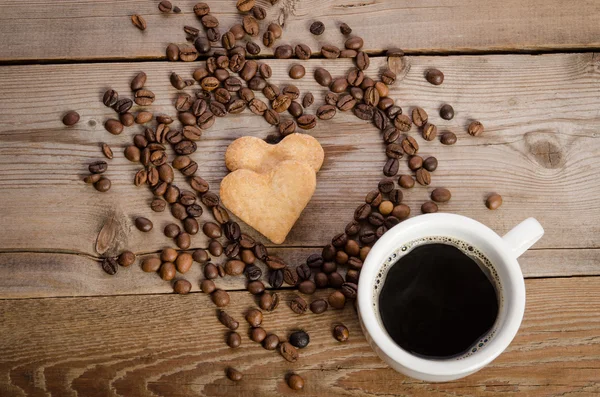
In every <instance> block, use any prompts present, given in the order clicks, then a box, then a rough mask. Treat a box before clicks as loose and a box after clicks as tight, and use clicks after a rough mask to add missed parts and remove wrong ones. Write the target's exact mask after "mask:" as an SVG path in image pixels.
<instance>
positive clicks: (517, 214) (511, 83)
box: [0, 54, 600, 255]
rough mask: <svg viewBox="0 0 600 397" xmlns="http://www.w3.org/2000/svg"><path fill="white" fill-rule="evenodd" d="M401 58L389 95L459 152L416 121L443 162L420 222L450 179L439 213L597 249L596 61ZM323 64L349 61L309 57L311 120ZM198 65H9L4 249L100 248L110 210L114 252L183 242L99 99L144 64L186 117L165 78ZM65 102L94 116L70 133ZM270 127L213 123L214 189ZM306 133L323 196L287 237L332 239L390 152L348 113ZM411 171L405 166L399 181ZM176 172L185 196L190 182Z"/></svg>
mask: <svg viewBox="0 0 600 397" xmlns="http://www.w3.org/2000/svg"><path fill="white" fill-rule="evenodd" d="M405 61H406V63H405V64H404V66H403V67H401V70H399V72H400V78H399V80H400V81H399V82H397V83H396V84H395V85H394V86H393V88H392V93H391V96H392V97H393V98H396V99H397V103H398V104H400V105H402V106H403V107H404V109H405V112H410V110H411V108H412V107H413V106H415V105H420V106H423V107H424V108H425V109H426V110H427V111H428V112H429V113H430V115H431V120H433V121H434V122H435V123H437V124H438V126H439V128H440V130H441V131H444V130H446V129H450V130H452V131H455V132H456V133H457V135H458V136H459V141H458V143H457V144H456V145H455V146H452V147H445V146H443V145H441V144H440V143H439V142H425V141H423V140H422V138H421V137H420V136H418V132H417V130H416V129H415V128H413V130H412V132H411V134H412V135H414V136H416V139H417V140H418V142H419V143H420V144H421V152H420V153H421V154H423V156H428V155H435V156H436V157H437V158H438V159H439V162H440V166H439V168H438V170H437V171H436V172H435V173H434V174H433V183H432V185H431V186H430V188H429V189H425V188H422V187H417V188H414V189H412V190H409V191H405V201H406V203H407V204H409V205H410V206H411V208H412V209H413V214H418V213H419V212H420V211H419V207H420V204H421V203H422V202H423V201H425V200H426V199H427V198H428V191H431V188H434V187H438V186H445V187H448V188H450V189H451V190H452V192H453V199H452V200H451V202H450V203H448V204H446V205H443V206H441V210H443V211H449V212H455V213H460V214H464V215H467V216H471V217H473V218H475V219H477V220H479V221H482V222H483V223H485V224H487V225H489V226H490V227H492V228H493V229H495V230H496V231H497V232H499V233H501V234H502V233H505V232H507V231H508V230H509V229H510V228H511V227H512V226H513V225H515V224H517V223H518V222H520V221H521V220H523V219H524V218H526V217H528V216H535V217H536V218H538V219H539V220H540V221H541V223H542V224H543V225H544V227H545V228H546V235H545V236H544V238H543V239H542V240H541V241H540V242H539V243H538V245H537V246H536V247H538V248H598V247H599V246H600V240H599V239H598V236H599V235H600V223H599V222H598V221H597V217H596V216H595V214H597V213H598V210H599V209H600V203H599V202H598V201H597V200H595V199H594V198H595V197H599V196H600V185H599V184H598V183H596V179H597V175H596V174H597V173H596V170H597V168H598V166H599V161H600V160H599V158H600V157H599V156H598V155H599V154H600V135H599V134H598V130H599V129H600V117H598V113H597V109H598V107H599V106H600V97H598V95H597V93H598V91H599V90H600V73H598V59H597V58H596V57H595V56H594V55H593V54H571V55H544V56H535V57H532V56H469V57H416V58H410V57H408V58H406V60H405ZM292 62H293V61H272V62H271V64H272V66H273V69H274V78H273V79H272V80H273V82H275V83H277V84H288V83H289V79H287V73H286V72H287V69H288V68H289V65H290V64H291V63H292ZM385 62H386V61H385V59H383V58H374V59H373V62H372V66H371V69H370V72H369V74H371V75H373V76H376V71H377V70H379V69H380V68H381V67H383V66H384V64H385ZM321 65H324V66H325V67H327V68H328V69H330V70H331V71H332V74H333V75H341V74H342V73H344V72H345V71H347V70H348V68H349V67H350V65H351V63H350V61H347V60H339V61H327V62H323V61H322V60H318V61H317V60H313V61H310V62H308V63H307V77H305V78H304V79H302V80H299V81H295V82H294V84H296V85H297V86H298V87H299V88H300V90H301V92H302V94H304V93H305V92H307V91H312V92H314V93H315V94H316V98H317V104H316V105H313V107H312V109H310V110H309V111H310V112H314V111H315V110H316V106H317V105H318V104H320V103H321V102H322V98H323V95H324V92H325V91H324V90H322V89H321V88H322V87H319V86H318V85H317V84H316V83H315V81H314V80H313V79H312V77H311V76H312V72H313V70H314V68H315V67H317V66H321ZM194 66H195V65H185V64H168V63H143V64H131V63H127V64H110V65H107V64H87V65H60V66H14V67H4V68H1V69H0V86H2V87H3V90H4V91H3V94H4V95H3V97H2V98H0V108H1V109H3V112H1V113H0V139H1V141H2V145H1V146H0V186H1V189H0V202H1V203H2V209H3V211H2V218H1V223H2V228H1V230H0V250H2V251H10V250H16V251H31V250H33V251H39V250H46V251H51V252H61V251H62V252H78V253H84V254H88V255H97V253H96V252H95V250H94V246H95V242H96V238H97V235H98V232H99V231H100V229H101V227H102V225H103V224H104V223H105V222H106V221H107V219H109V218H110V217H111V216H112V217H114V218H115V219H117V220H118V222H117V223H116V225H117V226H118V229H119V231H120V233H118V234H117V235H118V236H119V237H118V238H116V239H115V241H113V244H112V246H111V248H112V249H111V250H109V253H111V252H113V253H116V252H119V251H120V250H121V249H124V248H129V249H132V250H134V251H136V252H153V251H156V250H158V249H161V248H162V247H164V246H168V245H172V242H171V241H169V240H168V239H166V238H165V237H164V236H163V235H162V229H163V227H164V225H165V224H166V223H168V222H171V221H172V219H173V218H172V217H171V216H170V214H167V213H163V214H160V215H158V214H155V213H152V211H151V210H150V208H149V206H148V204H149V202H150V200H151V198H152V195H151V193H150V192H149V191H148V190H147V189H145V188H142V187H140V188H136V187H135V186H133V184H132V180H133V176H134V173H135V171H136V169H137V168H138V166H137V165H133V164H131V163H129V162H128V161H126V160H125V159H124V157H123V156H122V154H121V153H122V148H123V147H124V145H125V144H126V143H127V142H128V141H130V140H131V136H132V135H133V134H135V133H137V132H140V131H141V130H142V128H141V127H139V126H136V127H131V128H129V129H128V130H127V131H126V132H125V133H123V134H122V135H121V136H117V137H115V136H112V135H110V134H108V133H107V132H106V131H105V130H104V128H103V123H104V120H105V119H106V118H107V117H110V116H113V112H112V111H111V110H110V109H108V108H106V107H104V106H103V105H102V104H101V102H100V98H101V95H102V93H103V91H104V90H105V89H106V88H107V87H113V88H115V89H117V90H118V91H119V92H121V94H122V95H125V96H128V95H129V94H130V93H129V89H128V86H129V80H130V79H131V77H132V76H133V75H134V74H135V73H137V72H138V71H139V70H140V69H144V70H145V71H146V72H147V74H148V83H147V86H148V88H150V89H152V90H153V91H154V92H155V93H156V95H157V98H158V99H157V101H156V102H155V105H154V106H153V107H152V110H154V111H155V112H157V113H158V112H165V113H168V114H171V115H175V112H174V109H173V108H172V101H173V98H174V95H175V90H174V89H173V88H172V87H171V86H170V84H169V82H168V75H169V73H170V72H171V71H177V72H179V73H181V74H183V75H188V73H190V72H191V71H192V70H193V68H194ZM431 66H436V67H439V68H441V69H442V70H444V71H445V73H446V81H445V83H444V84H443V85H441V86H438V87H436V86H431V85H429V84H428V83H427V82H425V81H424V79H423V72H424V70H426V69H427V68H429V67H431ZM445 102H447V103H451V104H452V105H453V106H454V108H455V110H456V117H455V119H454V120H452V121H449V122H446V121H443V120H441V119H440V117H439V116H438V115H437V109H438V108H439V106H440V105H441V104H442V103H445ZM68 109H77V110H78V111H79V112H80V113H81V115H82V119H81V121H80V123H79V124H78V125H77V126H76V127H74V128H65V127H64V126H63V125H62V124H61V122H60V118H61V113H62V112H64V111H66V110H68ZM472 119H479V120H481V121H482V122H483V123H484V124H485V126H486V133H485V135H484V136H483V137H480V138H472V137H470V136H468V135H467V134H466V133H465V128H466V125H467V124H468V123H469V122H470V120H472ZM273 131H274V128H273V127H270V126H269V125H268V124H267V123H266V122H265V121H264V120H262V118H260V117H258V116H255V115H253V114H251V113H250V112H248V111H245V112H244V113H242V114H241V115H237V116H235V117H234V116H231V117H227V118H225V119H219V120H217V122H216V123H215V126H213V128H212V129H210V130H209V131H207V132H206V133H205V134H204V136H203V138H202V140H201V142H199V150H198V152H196V153H195V154H194V156H193V157H194V159H195V160H196V161H197V162H198V163H199V165H200V168H199V174H200V175H202V176H204V177H205V178H206V179H207V180H208V181H209V182H210V183H211V185H212V187H213V189H215V190H216V189H217V187H218V184H219V181H220V180H221V178H222V177H223V176H224V175H225V173H226V168H225V166H224V164H223V153H224V151H225V149H226V147H227V145H228V144H229V142H231V141H232V140H233V139H235V138H237V137H239V136H243V135H255V136H260V137H264V136H266V135H267V134H268V133H271V132H273ZM310 133H311V134H312V135H314V136H315V137H316V138H318V139H319V140H320V142H321V143H322V144H323V146H324V148H325V153H326V159H325V163H324V166H323V168H322V170H321V171H320V173H319V175H318V186H317V191H316V193H315V196H314V197H313V199H312V201H311V202H310V203H309V205H308V207H307V208H306V210H305V211H304V213H303V215H302V216H301V218H300V220H299V221H298V222H297V224H296V225H295V227H294V228H293V229H292V232H291V233H290V235H289V236H288V239H287V241H286V243H285V244H286V245H287V246H319V245H323V244H325V243H326V242H327V241H328V240H329V239H330V238H331V236H333V235H334V234H335V233H337V232H339V231H341V230H343V228H344V226H345V224H346V223H347V222H348V221H349V220H350V219H351V217H352V214H353V211H354V208H355V207H356V206H357V205H358V204H360V203H361V202H362V200H363V198H364V196H365V194H366V192H368V191H369V190H371V189H373V188H374V187H375V186H376V184H377V182H378V181H379V180H380V178H381V177H382V174H381V168H382V164H383V162H384V161H385V154H384V150H383V144H382V143H381V138H380V133H379V132H378V131H377V130H376V129H375V128H374V127H373V126H371V125H370V124H368V123H366V122H362V121H360V120H358V119H357V118H355V117H354V116H353V115H351V114H345V113H344V114H342V113H338V115H337V116H336V117H335V118H334V119H333V120H330V121H328V122H320V123H318V125H317V128H315V129H314V130H312V131H311V132H310ZM100 142H108V143H110V144H111V145H112V146H113V148H114V151H115V153H116V157H115V159H114V160H112V161H110V162H109V163H110V165H109V170H108V172H107V175H108V176H109V177H110V178H111V179H112V181H113V188H112V189H111V191H110V192H108V193H106V194H100V193H98V192H96V191H95V190H94V189H93V188H92V187H90V186H86V185H85V184H84V183H82V182H81V181H80V177H81V176H82V175H83V174H85V172H86V168H87V164H89V163H90V162H91V161H93V160H97V159H101V158H102V156H101V153H100V148H99V143H100ZM406 170H407V168H406V165H404V164H403V165H402V168H401V172H406ZM177 177H178V179H177V183H178V184H179V185H180V186H182V187H183V186H184V185H185V183H184V182H183V180H182V179H181V178H179V175H178V176H177ZM491 191H497V192H499V193H501V194H502V195H503V196H504V201H505V203H504V205H503V207H502V208H501V209H500V210H498V211H489V210H487V209H486V208H485V206H484V205H483V201H484V199H485V196H486V194H488V193H489V192H491ZM139 215H145V216H147V217H149V218H151V219H152V220H153V221H154V223H155V229H154V230H153V231H152V232H150V233H146V234H143V233H140V232H138V231H137V230H136V229H135V228H134V227H132V222H131V220H132V219H133V218H134V217H136V216H139ZM207 217H208V216H207ZM245 230H248V228H245ZM250 233H252V232H250ZM254 235H256V234H255V233H254ZM205 245H206V240H205V239H204V238H203V237H202V236H200V235H197V236H194V238H193V246H194V247H199V246H205Z"/></svg>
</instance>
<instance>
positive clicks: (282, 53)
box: [275, 44, 294, 59]
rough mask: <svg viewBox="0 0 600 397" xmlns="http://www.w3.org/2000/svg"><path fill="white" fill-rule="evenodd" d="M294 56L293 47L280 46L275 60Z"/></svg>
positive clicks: (276, 51) (276, 50)
mask: <svg viewBox="0 0 600 397" xmlns="http://www.w3.org/2000/svg"><path fill="white" fill-rule="evenodd" d="M293 54H294V50H293V48H292V46H290V45H288V44H283V45H280V46H279V47H277V48H276V49H275V58H277V59H288V58H291V57H292V55H293Z"/></svg>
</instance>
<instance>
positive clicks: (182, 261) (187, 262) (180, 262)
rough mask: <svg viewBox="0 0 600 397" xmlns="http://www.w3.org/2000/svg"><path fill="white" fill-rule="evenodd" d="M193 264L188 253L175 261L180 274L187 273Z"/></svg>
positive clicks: (182, 254) (179, 256)
mask: <svg viewBox="0 0 600 397" xmlns="http://www.w3.org/2000/svg"><path fill="white" fill-rule="evenodd" d="M192 263H193V259H192V255H191V254H188V253H186V252H184V253H181V254H179V255H178V256H177V259H176V260H175V266H177V271H178V272H179V273H187V272H188V270H190V268H191V267H192Z"/></svg>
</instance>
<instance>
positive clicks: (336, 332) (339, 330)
mask: <svg viewBox="0 0 600 397" xmlns="http://www.w3.org/2000/svg"><path fill="white" fill-rule="evenodd" d="M349 336H350V333H349V332H348V328H346V326H345V325H343V324H339V325H336V326H335V327H334V328H333V337H334V338H335V339H337V340H338V341H339V342H346V341H347V340H348V338H349Z"/></svg>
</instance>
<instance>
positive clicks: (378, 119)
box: [373, 109, 390, 131]
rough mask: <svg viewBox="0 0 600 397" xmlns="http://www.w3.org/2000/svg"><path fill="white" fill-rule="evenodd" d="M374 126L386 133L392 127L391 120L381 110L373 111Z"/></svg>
mask: <svg viewBox="0 0 600 397" xmlns="http://www.w3.org/2000/svg"><path fill="white" fill-rule="evenodd" d="M373 124H375V127H377V129H379V130H380V131H384V130H385V129H386V128H388V127H389V125H390V120H389V119H388V117H387V116H386V114H385V113H384V112H383V111H382V110H380V109H374V111H373Z"/></svg>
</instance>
